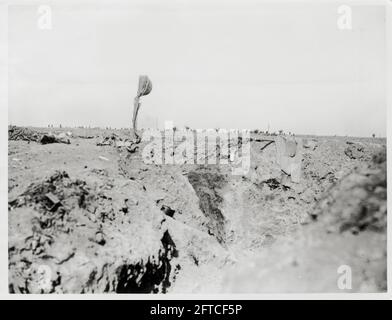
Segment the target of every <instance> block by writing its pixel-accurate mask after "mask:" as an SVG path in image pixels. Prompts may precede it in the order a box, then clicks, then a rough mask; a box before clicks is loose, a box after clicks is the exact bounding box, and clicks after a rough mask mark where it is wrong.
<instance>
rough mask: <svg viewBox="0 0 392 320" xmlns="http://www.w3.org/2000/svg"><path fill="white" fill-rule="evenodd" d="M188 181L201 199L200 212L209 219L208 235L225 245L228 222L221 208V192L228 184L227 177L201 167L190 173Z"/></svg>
mask: <svg viewBox="0 0 392 320" xmlns="http://www.w3.org/2000/svg"><path fill="white" fill-rule="evenodd" d="M188 181H189V183H190V184H191V185H192V187H193V189H194V190H195V193H196V195H197V197H198V198H199V207H200V210H201V211H202V212H203V214H204V216H205V217H206V218H207V219H208V224H207V230H208V233H209V234H210V235H213V236H214V237H215V238H216V239H217V241H218V242H219V243H220V244H222V245H223V244H225V242H226V231H225V225H226V221H225V217H224V216H223V214H222V211H221V209H220V208H219V207H220V206H221V205H222V203H223V198H222V196H221V195H220V194H219V190H220V189H222V188H223V187H224V186H225V185H226V184H227V179H226V177H225V176H224V175H223V174H221V173H220V172H219V171H218V169H215V168H209V167H200V168H197V169H196V170H194V171H191V172H189V173H188Z"/></svg>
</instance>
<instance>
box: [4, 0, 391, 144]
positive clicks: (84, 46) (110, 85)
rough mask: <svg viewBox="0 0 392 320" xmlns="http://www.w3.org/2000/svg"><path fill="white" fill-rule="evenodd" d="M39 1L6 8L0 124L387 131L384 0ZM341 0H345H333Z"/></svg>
mask: <svg viewBox="0 0 392 320" xmlns="http://www.w3.org/2000/svg"><path fill="white" fill-rule="evenodd" d="M315 2H316V1H312V2H309V1H306V2H303V3H300V2H295V3H290V1H289V2H287V3H284V2H279V3H277V4H276V3H271V2H265V3H260V2H259V3H256V1H251V0H245V1H237V3H236V2H233V1H231V2H228V1H226V2H222V1H218V0H209V1H196V0H195V1H165V4H163V2H162V1H158V0H144V1H132V2H131V3H128V1H119V0H117V1H82V0H81V1H79V3H80V4H77V5H76V4H75V3H71V2H67V1H47V2H46V3H48V4H50V6H51V9H52V29H50V30H41V29H39V28H38V27H37V19H38V18H39V14H38V13H37V8H38V7H37V6H35V5H14V6H10V9H9V18H8V19H9V123H12V124H18V125H35V126H47V125H48V124H49V123H50V124H55V125H58V124H60V123H61V124H62V125H64V126H65V125H71V126H76V125H91V126H111V127H128V126H130V123H131V115H132V108H133V105H132V104H133V98H134V96H135V94H136V90H137V81H138V76H139V74H147V75H148V76H149V77H150V78H151V80H152V83H153V90H152V92H151V93H150V95H149V96H146V97H143V98H142V107H141V110H140V113H139V115H140V117H141V119H140V120H141V122H142V123H141V124H142V125H154V124H155V123H156V121H157V122H158V123H159V125H160V126H163V123H164V121H165V120H172V121H174V123H175V125H178V126H182V125H188V126H190V127H193V128H216V127H221V128H250V129H253V128H259V129H262V130H266V129H267V127H268V126H270V130H271V131H273V130H276V131H277V130H279V129H283V130H285V131H287V132H288V131H291V132H295V133H306V134H320V135H334V134H337V135H354V136H370V135H371V134H372V133H376V134H377V135H382V136H385V134H386V84H385V80H386V77H385V69H386V55H385V48H386V47H385V30H384V28H385V9H384V7H383V6H380V5H377V6H374V5H366V6H364V5H360V6H358V5H353V6H352V14H353V16H352V30H339V29H338V27H337V19H338V17H339V14H338V12H337V8H338V6H339V5H340V4H341V3H340V2H337V3H332V4H331V3H326V2H324V1H322V2H320V3H317V2H316V3H315ZM344 3H347V2H344Z"/></svg>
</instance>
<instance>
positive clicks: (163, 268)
mask: <svg viewBox="0 0 392 320" xmlns="http://www.w3.org/2000/svg"><path fill="white" fill-rule="evenodd" d="M161 242H162V246H163V250H162V251H160V253H159V257H158V262H154V261H151V260H150V259H148V260H147V263H143V262H142V261H141V262H138V263H136V264H125V265H122V266H120V267H119V268H117V271H116V274H117V279H118V283H117V286H116V289H115V291H116V293H166V292H167V290H168V288H169V287H170V286H171V281H170V278H171V275H172V270H173V267H172V265H171V259H172V258H173V257H177V256H178V251H177V249H176V245H175V243H174V241H173V239H172V237H171V236H170V233H169V231H167V230H166V231H165V233H164V234H163V237H162V239H161Z"/></svg>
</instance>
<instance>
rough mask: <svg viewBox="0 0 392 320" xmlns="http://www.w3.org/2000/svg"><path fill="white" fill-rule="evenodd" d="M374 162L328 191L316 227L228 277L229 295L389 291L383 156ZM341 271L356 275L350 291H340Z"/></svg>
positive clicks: (244, 263) (277, 244)
mask: <svg viewBox="0 0 392 320" xmlns="http://www.w3.org/2000/svg"><path fill="white" fill-rule="evenodd" d="M373 159H374V161H373V162H372V163H363V164H362V165H361V166H359V167H357V168H356V169H353V170H352V172H351V173H349V174H348V175H346V176H344V177H342V178H341V179H339V180H337V181H335V182H334V183H333V184H332V185H331V186H330V187H329V188H327V189H326V190H325V192H324V193H323V194H322V196H321V199H320V201H319V202H317V203H316V204H315V207H314V209H313V212H314V219H315V222H312V223H309V224H308V225H307V226H304V227H303V228H302V229H299V230H298V232H297V233H296V234H294V235H293V236H292V237H290V238H287V237H286V238H282V239H280V241H277V242H275V243H274V244H273V245H272V246H271V247H269V248H268V250H265V251H264V252H261V253H260V254H259V255H258V256H256V257H253V258H250V260H248V261H242V262H241V263H240V264H239V265H237V266H236V267H235V268H234V269H233V270H231V271H230V272H228V274H227V277H226V278H225V281H226V282H225V291H227V292H249V293H250V292H252V293H254V292H345V291H349V292H380V291H385V290H386V222H387V209H386V162H385V150H384V151H382V152H381V153H377V154H375V155H374V157H373ZM342 266H344V267H345V268H349V269H350V270H351V273H350V274H352V282H351V280H350V286H349V287H347V288H340V287H339V286H338V279H339V276H341V274H340V273H339V270H341V267H342ZM320 274H322V275H323V276H322V277H320V276H319V275H320Z"/></svg>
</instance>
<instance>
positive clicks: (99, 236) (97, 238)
mask: <svg viewBox="0 0 392 320" xmlns="http://www.w3.org/2000/svg"><path fill="white" fill-rule="evenodd" d="M95 242H96V243H98V244H100V245H101V246H103V245H104V244H105V243H106V240H105V237H104V236H103V233H102V232H100V231H98V232H97V233H96V234H95Z"/></svg>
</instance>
